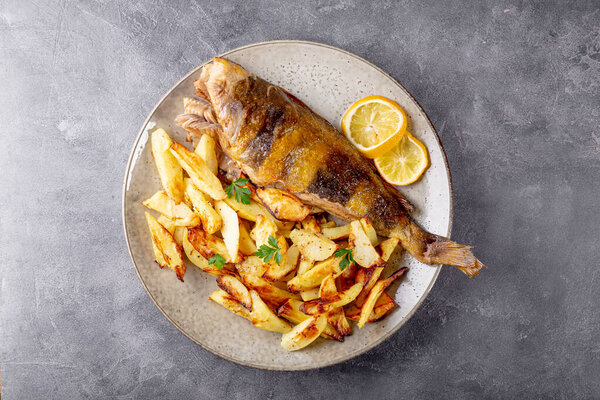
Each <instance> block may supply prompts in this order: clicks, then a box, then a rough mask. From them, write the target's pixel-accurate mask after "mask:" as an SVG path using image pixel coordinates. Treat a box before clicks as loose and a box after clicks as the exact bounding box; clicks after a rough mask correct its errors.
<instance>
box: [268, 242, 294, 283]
mask: <svg viewBox="0 0 600 400" xmlns="http://www.w3.org/2000/svg"><path fill="white" fill-rule="evenodd" d="M280 241H282V242H283V243H286V242H285V239H283V238H279V239H278V241H277V243H278V244H279V248H280V249H282V244H281V243H279V242H280ZM285 246H287V243H286V244H285ZM282 256H283V261H281V264H277V263H276V262H273V261H270V262H268V263H267V264H266V265H267V271H266V272H265V273H264V275H263V276H264V277H265V278H267V279H269V280H272V281H278V280H281V279H282V278H283V277H284V276H286V275H288V274H289V273H290V272H292V271H294V270H295V269H296V266H297V265H298V257H299V256H300V251H299V250H298V247H297V246H296V245H292V246H290V248H289V249H287V250H285V251H284V250H283V249H282Z"/></svg>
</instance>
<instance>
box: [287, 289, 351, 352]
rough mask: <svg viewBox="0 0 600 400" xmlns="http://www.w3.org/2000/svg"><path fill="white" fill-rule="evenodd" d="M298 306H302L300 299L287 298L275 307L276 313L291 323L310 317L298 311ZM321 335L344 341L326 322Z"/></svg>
mask: <svg viewBox="0 0 600 400" xmlns="http://www.w3.org/2000/svg"><path fill="white" fill-rule="evenodd" d="M300 306H302V302H301V301H300V300H296V299H290V300H287V301H286V302H285V303H283V304H282V305H281V306H280V307H279V308H278V309H277V315H279V316H280V317H283V318H285V319H287V320H288V321H290V322H291V323H292V324H299V323H300V322H302V321H306V320H307V319H308V318H310V316H309V315H306V314H304V313H303V312H302V311H300ZM321 336H322V337H324V338H326V339H331V340H337V341H338V342H343V341H344V337H343V336H342V335H341V334H340V333H339V332H338V331H337V330H336V329H335V328H334V327H333V326H331V325H330V324H327V326H326V327H325V329H324V330H323V333H322V334H321Z"/></svg>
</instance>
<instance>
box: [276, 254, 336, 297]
mask: <svg viewBox="0 0 600 400" xmlns="http://www.w3.org/2000/svg"><path fill="white" fill-rule="evenodd" d="M340 260H341V259H340V258H336V257H331V258H328V259H327V260H324V261H321V262H318V263H316V264H315V265H314V267H312V268H311V269H310V270H308V271H306V272H305V273H303V274H301V275H296V276H295V277H294V278H293V279H291V280H290V281H288V283H287V286H288V289H289V290H290V291H292V292H300V291H304V290H307V289H312V288H315V287H318V286H320V285H321V282H323V279H325V277H326V276H327V275H329V274H331V273H333V274H334V275H335V277H337V276H339V275H340V274H341V273H342V270H341V268H340Z"/></svg>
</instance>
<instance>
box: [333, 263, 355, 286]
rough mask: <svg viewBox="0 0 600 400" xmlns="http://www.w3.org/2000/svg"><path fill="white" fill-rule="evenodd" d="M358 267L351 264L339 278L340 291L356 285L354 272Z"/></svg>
mask: <svg viewBox="0 0 600 400" xmlns="http://www.w3.org/2000/svg"><path fill="white" fill-rule="evenodd" d="M358 268H359V267H358V266H357V265H356V264H354V263H352V264H350V265H349V266H348V267H347V268H346V269H345V270H344V272H342V274H341V275H340V276H339V278H338V279H339V280H340V282H339V283H340V289H341V290H346V289H348V288H349V287H350V286H352V285H354V284H355V283H356V271H357V269H358Z"/></svg>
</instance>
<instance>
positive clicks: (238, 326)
mask: <svg viewBox="0 0 600 400" xmlns="http://www.w3.org/2000/svg"><path fill="white" fill-rule="evenodd" d="M221 57H225V58H228V59H230V60H232V61H234V62H236V63H239V64H240V65H242V66H243V67H244V68H246V69H247V70H249V71H251V72H253V73H255V74H257V75H258V76H260V77H262V78H264V79H266V80H267V81H270V82H271V83H274V84H277V85H280V86H281V87H283V88H285V89H286V90H288V91H290V92H291V93H293V94H295V95H296V96H297V97H298V98H299V99H301V100H302V101H303V102H305V103H306V104H307V105H308V106H309V107H311V108H312V109H313V110H314V111H315V112H317V113H318V114H320V115H321V116H323V117H325V118H326V119H327V120H329V121H330V122H332V123H333V124H334V125H335V126H336V127H337V128H338V129H340V119H341V117H342V115H343V113H344V111H345V110H346V109H347V108H348V107H349V106H350V105H351V104H352V103H353V102H354V101H356V100H358V99H360V98H362V97H364V96H367V95H373V94H379V95H382V96H385V97H389V98H391V99H393V100H395V101H397V102H398V103H399V104H400V105H401V106H402V107H403V108H404V109H405V110H406V113H407V115H408V117H409V121H408V128H409V130H410V131H411V132H412V133H413V134H414V135H415V136H416V137H417V138H418V139H419V140H421V141H422V142H423V143H425V145H426V146H427V148H428V149H429V155H430V158H431V167H430V168H429V170H428V171H427V172H426V173H425V175H424V176H423V178H422V179H421V180H420V181H419V182H418V183H416V184H413V185H411V186H409V187H406V188H402V192H403V193H404V194H405V195H406V196H407V197H408V198H409V199H410V200H411V201H412V202H413V203H414V204H415V205H416V207H417V209H418V212H416V213H414V215H413V216H414V217H415V219H416V220H417V221H418V222H419V223H420V224H421V225H422V226H423V227H424V228H425V229H427V230H428V231H430V232H433V233H437V234H440V235H443V236H449V235H450V229H451V223H452V185H451V178H450V172H449V169H448V165H447V161H446V157H445V154H444V150H443V148H442V145H441V143H440V141H439V138H438V136H437V133H436V131H435V129H434V127H433V125H432V124H431V122H430V121H429V119H428V118H427V116H426V114H425V112H424V111H423V109H422V108H421V107H420V106H419V104H418V103H417V102H416V101H415V99H414V98H413V97H412V96H411V95H410V94H409V93H408V92H407V91H406V89H404V87H402V85H400V84H399V83H398V82H396V81H395V80H394V79H393V78H392V77H390V76H389V75H388V74H387V73H385V72H384V71H382V70H381V69H380V68H378V67H376V66H375V65H373V64H371V63H370V62H368V61H366V60H364V59H362V58H360V57H358V56H356V55H354V54H351V53H349V52H347V51H344V50H340V49H337V48H335V47H331V46H327V45H323V44H319V43H313V42H304V41H290V40H285V41H272V42H263V43H256V44H252V45H248V46H244V47H240V48H237V49H235V50H231V51H228V52H226V53H224V54H221ZM200 68H201V66H200V67H198V68H196V69H195V70H194V71H192V72H190V73H189V74H188V75H187V76H186V77H184V78H183V79H182V80H181V81H180V82H179V83H177V84H176V85H175V86H174V87H173V88H172V89H171V90H170V91H169V92H168V93H167V94H166V95H165V97H164V98H163V99H162V100H161V101H160V102H159V103H158V105H157V106H156V108H155V109H154V110H153V111H152V112H151V113H150V116H149V117H148V119H147V120H146V122H145V123H144V125H143V126H142V129H141V131H140V132H139V134H138V136H137V139H136V140H135V143H134V145H133V149H132V151H131V156H130V159H129V163H128V165H127V171H126V174H125V181H124V185H123V223H124V227H125V236H126V239H127V245H128V247H129V252H130V254H131V259H132V260H133V265H134V266H135V269H136V271H137V274H138V276H139V278H140V281H141V283H142V285H143V286H144V288H145V290H146V292H147V293H148V295H149V296H150V298H151V299H152V301H153V302H154V304H155V305H156V307H158V309H159V310H160V311H161V312H162V313H163V314H164V315H165V317H166V318H167V319H168V320H169V321H170V322H171V323H172V324H173V325H174V326H175V327H176V328H177V329H179V330H180V331H181V332H182V333H183V334H184V335H186V336H187V337H188V338H190V339H191V340H192V341H194V342H195V343H197V344H198V345H200V346H202V347H203V348H205V349H206V350H208V351H210V352H212V353H214V354H216V355H219V356H220V357H223V358H225V359H227V360H230V361H233V362H236V363H239V364H243V365H246V366H252V367H256V368H263V369H271V370H305V369H312V368H320V367H324V366H328V365H332V364H336V363H339V362H342V361H346V360H348V359H351V358H352V357H356V356H358V355H359V354H361V353H364V352H365V351H367V350H369V349H371V348H373V347H374V346H376V345H378V344H379V343H381V342H382V341H383V340H385V339H386V338H388V337H389V336H390V335H392V334H393V333H394V332H396V331H397V330H398V329H400V327H401V326H402V325H403V324H404V323H405V322H406V321H407V320H408V319H409V318H410V317H411V316H412V315H413V314H414V313H415V311H416V310H417V308H418V307H419V306H420V305H421V303H422V302H423V300H424V299H425V297H426V296H427V294H428V293H429V291H430V289H431V287H432V286H433V284H434V282H435V280H436V278H437V275H438V273H439V269H440V266H429V265H425V264H422V263H420V262H418V261H416V260H415V259H413V258H411V257H410V256H408V255H404V256H403V258H402V260H401V261H400V262H401V265H406V266H408V267H409V268H410V269H409V272H408V274H407V276H406V278H405V279H404V280H403V281H402V282H401V284H400V285H399V287H398V286H397V285H396V286H392V290H390V294H391V295H393V297H394V300H395V301H396V303H397V304H398V307H396V308H395V309H394V310H393V311H392V312H391V313H390V314H389V315H388V316H387V317H386V318H385V319H383V320H381V321H379V322H377V323H372V324H367V325H366V326H365V327H364V328H363V329H361V330H358V329H357V328H356V327H354V330H353V334H352V335H351V336H348V337H346V340H345V341H344V342H343V343H339V342H334V341H327V340H323V339H318V340H317V341H316V342H315V343H313V344H312V345H311V346H309V347H307V348H305V349H303V350H301V351H296V352H292V353H290V352H287V351H285V350H284V349H283V348H282V347H281V346H280V341H281V334H278V333H272V332H267V331H264V330H261V329H257V328H255V327H253V326H252V325H251V324H250V322H248V321H247V320H245V319H242V318H240V317H237V316H235V315H233V314H231V313H230V312H229V311H227V310H226V309H225V308H223V307H221V306H220V305H218V304H216V303H214V302H212V301H210V300H208V295H209V294H210V293H211V292H213V291H214V290H215V289H216V288H217V285H216V283H215V279H214V278H213V277H211V276H209V275H208V274H206V273H204V272H202V271H201V270H200V269H198V268H196V267H195V266H193V265H192V264H189V265H188V269H187V273H186V274H185V283H181V282H180V281H178V280H177V278H176V276H175V274H174V273H173V271H171V270H167V269H164V270H161V269H160V268H159V267H158V266H157V264H156V263H155V262H154V259H153V253H152V248H151V242H150V236H149V232H148V227H147V225H146V221H145V219H144V211H145V208H144V207H143V206H142V204H141V203H142V201H143V200H144V199H146V198H148V197H150V196H151V195H152V194H153V193H154V192H156V191H157V190H159V189H160V188H161V186H160V182H159V178H158V175H157V173H156V169H155V166H154V163H153V160H152V155H151V151H150V144H149V141H148V137H149V136H148V133H149V132H151V131H152V130H153V129H155V128H157V127H161V128H164V129H165V130H166V131H167V132H168V133H169V134H170V135H171V136H172V137H174V139H175V140H177V141H179V142H180V143H184V137H185V133H184V131H183V130H182V129H181V128H179V127H178V126H177V125H176V124H175V123H174V122H173V119H174V118H175V116H176V115H177V114H179V113H181V112H183V111H182V110H183V106H182V100H181V99H182V97H183V96H186V95H191V94H192V91H193V86H192V83H193V81H194V80H195V79H196V78H197V77H198V76H199V74H200Z"/></svg>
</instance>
